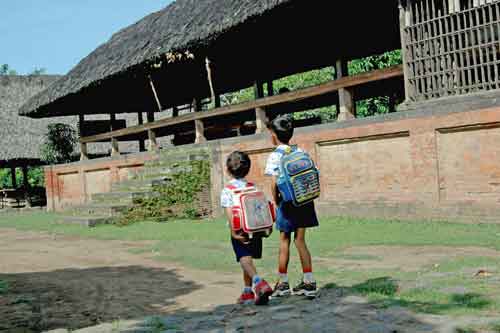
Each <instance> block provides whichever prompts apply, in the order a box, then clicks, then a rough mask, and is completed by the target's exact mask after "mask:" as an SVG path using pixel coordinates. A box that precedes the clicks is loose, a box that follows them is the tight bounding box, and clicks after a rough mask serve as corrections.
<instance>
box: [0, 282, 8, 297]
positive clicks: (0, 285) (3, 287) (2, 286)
mask: <svg viewBox="0 0 500 333" xmlns="http://www.w3.org/2000/svg"><path fill="white" fill-rule="evenodd" d="M8 287H9V286H8V284H7V282H5V281H3V280H0V295H2V294H4V293H5V292H6V291H7V288H8Z"/></svg>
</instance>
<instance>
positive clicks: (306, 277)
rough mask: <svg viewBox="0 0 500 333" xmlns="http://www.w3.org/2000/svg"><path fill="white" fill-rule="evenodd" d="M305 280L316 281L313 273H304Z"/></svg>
mask: <svg viewBox="0 0 500 333" xmlns="http://www.w3.org/2000/svg"><path fill="white" fill-rule="evenodd" d="M304 282H309V283H310V282H314V277H313V273H312V272H310V273H304Z"/></svg>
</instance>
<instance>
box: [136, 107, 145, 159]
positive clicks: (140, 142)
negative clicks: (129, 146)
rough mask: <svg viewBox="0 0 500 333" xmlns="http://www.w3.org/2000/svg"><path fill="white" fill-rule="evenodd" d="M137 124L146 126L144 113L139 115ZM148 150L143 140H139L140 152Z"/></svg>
mask: <svg viewBox="0 0 500 333" xmlns="http://www.w3.org/2000/svg"><path fill="white" fill-rule="evenodd" d="M137 123H138V124H139V125H142V124H144V116H143V114H142V112H139V113H137ZM145 150H146V145H145V144H144V140H143V139H139V151H145Z"/></svg>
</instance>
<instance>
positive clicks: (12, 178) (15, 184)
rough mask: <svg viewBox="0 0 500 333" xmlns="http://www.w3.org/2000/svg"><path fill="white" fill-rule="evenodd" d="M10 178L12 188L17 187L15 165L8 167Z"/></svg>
mask: <svg viewBox="0 0 500 333" xmlns="http://www.w3.org/2000/svg"><path fill="white" fill-rule="evenodd" d="M10 178H11V180H12V188H14V189H15V188H17V179H16V167H11V168H10Z"/></svg>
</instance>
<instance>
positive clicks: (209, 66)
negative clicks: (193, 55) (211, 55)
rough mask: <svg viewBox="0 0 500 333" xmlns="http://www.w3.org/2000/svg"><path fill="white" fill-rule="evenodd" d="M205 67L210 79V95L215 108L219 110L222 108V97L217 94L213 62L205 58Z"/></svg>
mask: <svg viewBox="0 0 500 333" xmlns="http://www.w3.org/2000/svg"><path fill="white" fill-rule="evenodd" d="M205 65H206V68H207V77H208V84H209V86H210V94H211V96H212V101H214V104H215V107H216V108H219V107H220V95H219V94H217V93H216V88H215V85H214V78H213V69H212V62H211V61H210V59H208V57H207V58H205Z"/></svg>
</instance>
